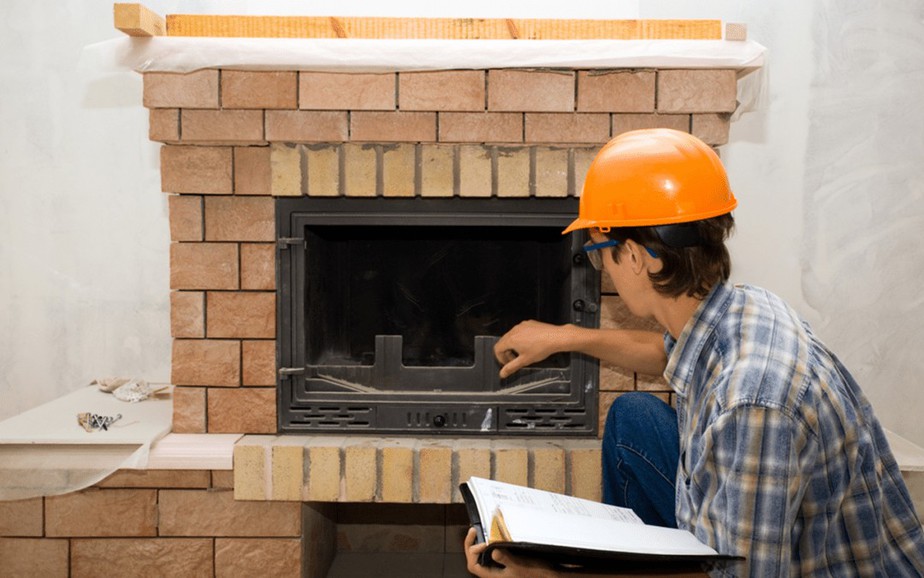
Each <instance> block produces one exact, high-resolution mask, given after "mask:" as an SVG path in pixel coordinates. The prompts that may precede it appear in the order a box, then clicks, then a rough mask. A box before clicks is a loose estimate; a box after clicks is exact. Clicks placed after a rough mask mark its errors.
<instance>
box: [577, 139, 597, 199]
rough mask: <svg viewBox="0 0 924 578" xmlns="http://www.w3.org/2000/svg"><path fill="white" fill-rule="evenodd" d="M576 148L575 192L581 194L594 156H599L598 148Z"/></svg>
mask: <svg viewBox="0 0 924 578" xmlns="http://www.w3.org/2000/svg"><path fill="white" fill-rule="evenodd" d="M573 150H574V194H575V195H577V196H581V191H583V190H584V179H585V178H586V177H587V171H588V170H589V169H590V164H591V163H592V162H593V160H594V157H596V156H597V152H598V151H599V149H598V148H596V147H594V148H575V149H573Z"/></svg>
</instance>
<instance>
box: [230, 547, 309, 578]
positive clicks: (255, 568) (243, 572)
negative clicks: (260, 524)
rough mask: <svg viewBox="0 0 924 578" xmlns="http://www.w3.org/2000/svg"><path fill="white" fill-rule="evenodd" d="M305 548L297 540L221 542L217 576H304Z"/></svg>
mask: <svg viewBox="0 0 924 578" xmlns="http://www.w3.org/2000/svg"><path fill="white" fill-rule="evenodd" d="M301 575H302V544H301V540H299V539H293V538H219V539H217V540H215V576H220V577H226V576H227V577H232V576H241V577H247V576H301Z"/></svg>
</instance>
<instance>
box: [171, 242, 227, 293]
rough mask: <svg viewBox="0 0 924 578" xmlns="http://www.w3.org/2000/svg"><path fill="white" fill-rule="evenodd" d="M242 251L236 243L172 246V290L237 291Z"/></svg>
mask: <svg viewBox="0 0 924 578" xmlns="http://www.w3.org/2000/svg"><path fill="white" fill-rule="evenodd" d="M238 271H239V266H238V248H237V245H236V244H234V243H172V244H171V245H170V288H171V289H237V288H238Z"/></svg>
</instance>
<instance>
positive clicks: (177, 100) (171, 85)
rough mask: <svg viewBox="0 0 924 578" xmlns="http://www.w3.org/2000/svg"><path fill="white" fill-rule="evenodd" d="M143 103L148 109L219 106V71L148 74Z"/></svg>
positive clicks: (146, 74) (145, 80) (145, 79)
mask: <svg viewBox="0 0 924 578" xmlns="http://www.w3.org/2000/svg"><path fill="white" fill-rule="evenodd" d="M143 102H144V106H145V107H147V108H218V71H217V70H199V71H196V72H190V73H188V74H177V73H171V72H148V73H145V75H144V96H143Z"/></svg>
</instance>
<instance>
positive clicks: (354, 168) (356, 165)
mask: <svg viewBox="0 0 924 578" xmlns="http://www.w3.org/2000/svg"><path fill="white" fill-rule="evenodd" d="M377 156H378V155H377V154H376V152H375V146H373V145H360V144H352V143H350V144H345V145H343V164H344V167H345V169H344V182H343V193H344V194H345V195H346V196H348V197H374V196H375V194H376V162H377V161H376V157H377ZM309 170H311V169H310V165H309ZM309 194H311V186H310V184H309Z"/></svg>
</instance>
